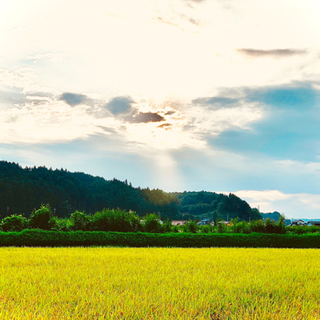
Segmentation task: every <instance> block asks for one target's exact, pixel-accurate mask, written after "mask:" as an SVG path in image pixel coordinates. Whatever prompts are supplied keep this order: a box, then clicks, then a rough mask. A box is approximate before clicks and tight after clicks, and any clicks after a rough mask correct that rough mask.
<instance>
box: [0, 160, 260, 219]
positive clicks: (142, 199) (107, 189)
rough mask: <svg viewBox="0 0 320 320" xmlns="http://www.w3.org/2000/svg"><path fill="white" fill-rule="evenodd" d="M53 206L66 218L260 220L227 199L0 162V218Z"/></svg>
mask: <svg viewBox="0 0 320 320" xmlns="http://www.w3.org/2000/svg"><path fill="white" fill-rule="evenodd" d="M47 203H49V204H50V205H51V208H52V209H53V211H54V214H55V215H57V216H59V217H69V216H70V214H71V213H72V212H74V211H75V210H80V211H84V212H86V213H87V214H90V213H91V214H93V213H95V212H96V211H100V210H102V209H103V208H120V209H124V210H132V211H135V212H136V213H137V214H138V215H140V216H143V215H145V214H147V213H153V212H155V213H159V214H160V215H161V217H162V219H166V218H170V219H201V218H204V217H209V218H211V219H223V220H227V219H229V220H230V219H232V218H237V217H238V218H239V219H240V220H249V219H261V215H260V213H259V211H258V210H257V209H251V208H250V206H249V204H248V203H247V202H246V201H244V200H241V199H240V198H238V197H237V196H235V195H234V194H229V195H228V196H226V195H224V194H217V193H215V192H206V191H201V192H183V193H166V192H164V191H162V190H160V189H153V190H150V189H149V188H146V189H141V188H134V187H132V185H131V183H128V182H127V181H124V182H122V181H119V180H117V179H113V180H105V179H103V178H101V177H93V176H91V175H89V174H85V173H82V172H69V171H67V170H65V169H60V170H58V169H56V170H52V169H51V168H49V169H48V168H46V167H44V166H42V167H30V168H29V167H26V168H22V167H21V166H20V165H19V164H16V163H11V162H6V161H0V215H1V217H5V216H7V215H10V214H13V213H23V214H25V216H27V217H28V216H29V215H30V214H31V212H32V210H33V209H34V208H39V207H40V205H41V204H47Z"/></svg>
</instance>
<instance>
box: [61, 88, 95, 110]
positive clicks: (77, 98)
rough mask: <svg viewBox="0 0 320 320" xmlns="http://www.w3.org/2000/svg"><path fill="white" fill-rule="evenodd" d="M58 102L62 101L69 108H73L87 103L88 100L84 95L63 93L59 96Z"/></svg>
mask: <svg viewBox="0 0 320 320" xmlns="http://www.w3.org/2000/svg"><path fill="white" fill-rule="evenodd" d="M59 100H62V101H64V102H66V103H67V104H68V105H69V106H71V107H74V106H76V105H78V104H81V103H86V102H88V100H89V99H88V97H87V96H85V95H84V94H76V93H69V92H65V93H63V94H62V95H61V96H60V98H59Z"/></svg>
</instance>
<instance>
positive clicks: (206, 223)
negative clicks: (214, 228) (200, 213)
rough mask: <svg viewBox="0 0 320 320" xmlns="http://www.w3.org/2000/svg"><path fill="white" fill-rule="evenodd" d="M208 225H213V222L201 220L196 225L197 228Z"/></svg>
mask: <svg viewBox="0 0 320 320" xmlns="http://www.w3.org/2000/svg"><path fill="white" fill-rule="evenodd" d="M208 224H213V221H212V220H210V219H203V220H201V221H199V222H198V223H197V225H198V226H206V225H208Z"/></svg>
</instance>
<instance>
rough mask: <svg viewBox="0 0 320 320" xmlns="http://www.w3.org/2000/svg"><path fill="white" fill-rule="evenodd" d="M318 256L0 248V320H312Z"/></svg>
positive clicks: (317, 299)
mask: <svg viewBox="0 0 320 320" xmlns="http://www.w3.org/2000/svg"><path fill="white" fill-rule="evenodd" d="M319 280H320V250H317V249H301V250H300V249H244V248H223V249H221V248H208V249H179V248H109V247H107V248H100V247H99V248H0V319H259V320H263V319H272V320H273V319H290V320H291V319H320V289H319Z"/></svg>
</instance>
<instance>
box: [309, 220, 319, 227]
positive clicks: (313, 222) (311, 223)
mask: <svg viewBox="0 0 320 320" xmlns="http://www.w3.org/2000/svg"><path fill="white" fill-rule="evenodd" d="M307 225H308V226H317V227H320V220H311V221H308V223H307Z"/></svg>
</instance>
